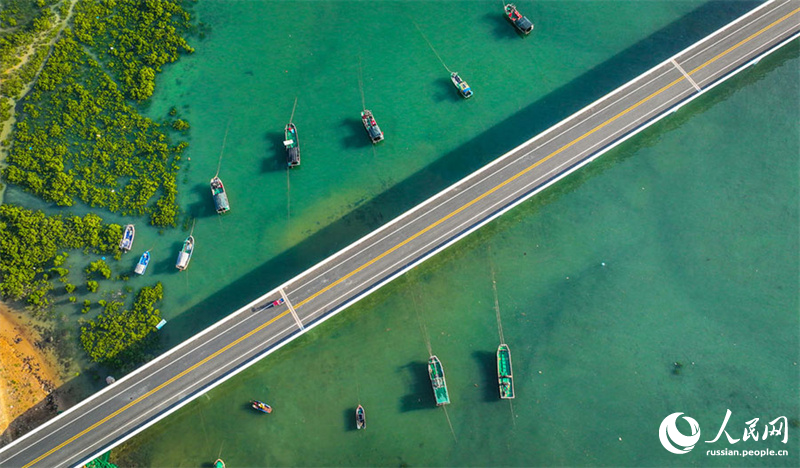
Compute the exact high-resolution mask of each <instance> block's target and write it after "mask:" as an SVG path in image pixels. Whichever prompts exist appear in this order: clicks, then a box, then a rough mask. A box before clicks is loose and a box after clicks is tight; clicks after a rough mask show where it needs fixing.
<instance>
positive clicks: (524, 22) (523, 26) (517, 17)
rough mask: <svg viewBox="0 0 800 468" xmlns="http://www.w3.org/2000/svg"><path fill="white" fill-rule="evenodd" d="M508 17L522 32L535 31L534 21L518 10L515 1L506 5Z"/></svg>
mask: <svg viewBox="0 0 800 468" xmlns="http://www.w3.org/2000/svg"><path fill="white" fill-rule="evenodd" d="M505 12H506V19H508V20H509V21H511V24H513V25H514V27H516V28H517V30H518V31H519V32H521V33H522V34H530V33H531V31H533V23H531V20H529V19H528V18H526V17H524V16H522V14H521V13H520V12H519V11H517V7H516V6H515V5H514V4H513V3H509V4H507V5H505Z"/></svg>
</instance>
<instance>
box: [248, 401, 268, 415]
mask: <svg viewBox="0 0 800 468" xmlns="http://www.w3.org/2000/svg"><path fill="white" fill-rule="evenodd" d="M250 405H251V406H252V407H253V409H255V410H257V411H261V412H262V413H267V414H269V413H271V412H272V407H271V406H269V405H268V404H266V403H264V402H263V401H258V400H252V401H251V402H250Z"/></svg>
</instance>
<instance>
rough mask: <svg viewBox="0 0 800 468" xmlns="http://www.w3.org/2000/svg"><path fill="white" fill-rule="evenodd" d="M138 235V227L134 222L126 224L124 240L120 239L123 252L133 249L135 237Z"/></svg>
mask: <svg viewBox="0 0 800 468" xmlns="http://www.w3.org/2000/svg"><path fill="white" fill-rule="evenodd" d="M135 235H136V229H135V228H134V227H133V224H128V225H127V226H125V231H124V232H123V233H122V240H121V241H119V248H120V250H122V251H123V252H127V251H129V250H131V248H132V247H133V238H134V236H135Z"/></svg>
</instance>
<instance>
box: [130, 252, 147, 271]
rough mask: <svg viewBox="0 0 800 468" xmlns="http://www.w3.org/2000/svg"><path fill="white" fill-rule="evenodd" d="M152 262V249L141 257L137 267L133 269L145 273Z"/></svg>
mask: <svg viewBox="0 0 800 468" xmlns="http://www.w3.org/2000/svg"><path fill="white" fill-rule="evenodd" d="M149 263H150V251H149V250H148V251H146V252H145V253H143V254H142V256H141V257H139V263H137V264H136V269H135V270H133V271H134V273H136V274H137V275H143V274H144V272H145V270H147V265H148V264H149Z"/></svg>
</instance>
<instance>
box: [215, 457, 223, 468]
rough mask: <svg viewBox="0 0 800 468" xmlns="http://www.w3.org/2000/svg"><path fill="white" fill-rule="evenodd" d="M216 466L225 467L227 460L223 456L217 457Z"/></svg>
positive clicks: (216, 467) (217, 467)
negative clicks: (223, 459)
mask: <svg viewBox="0 0 800 468" xmlns="http://www.w3.org/2000/svg"><path fill="white" fill-rule="evenodd" d="M214 468H225V462H224V461H222V459H221V458H217V461H215V462H214Z"/></svg>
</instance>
